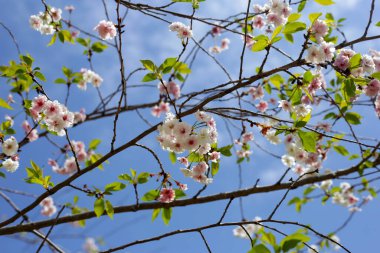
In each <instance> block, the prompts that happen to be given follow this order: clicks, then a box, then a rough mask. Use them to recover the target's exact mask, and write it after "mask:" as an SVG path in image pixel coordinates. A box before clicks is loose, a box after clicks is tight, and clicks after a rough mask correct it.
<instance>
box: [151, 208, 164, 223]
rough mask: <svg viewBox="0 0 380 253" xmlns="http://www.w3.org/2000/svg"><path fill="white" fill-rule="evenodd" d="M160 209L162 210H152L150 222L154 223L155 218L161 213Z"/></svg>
mask: <svg viewBox="0 0 380 253" xmlns="http://www.w3.org/2000/svg"><path fill="white" fill-rule="evenodd" d="M161 209H162V208H156V209H153V213H152V221H154V220H155V219H156V218H157V216H158V215H159V214H160V212H161Z"/></svg>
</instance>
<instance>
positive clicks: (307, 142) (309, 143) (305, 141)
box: [298, 130, 317, 153]
mask: <svg viewBox="0 0 380 253" xmlns="http://www.w3.org/2000/svg"><path fill="white" fill-rule="evenodd" d="M298 136H299V137H300V139H301V142H302V145H303V148H304V149H305V150H306V151H307V152H313V153H314V152H315V151H316V145H317V134H316V133H314V132H304V131H302V130H299V131H298Z"/></svg>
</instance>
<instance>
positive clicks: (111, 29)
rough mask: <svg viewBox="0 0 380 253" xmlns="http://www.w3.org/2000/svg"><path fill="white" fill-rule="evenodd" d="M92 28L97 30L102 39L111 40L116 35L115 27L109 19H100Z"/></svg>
mask: <svg viewBox="0 0 380 253" xmlns="http://www.w3.org/2000/svg"><path fill="white" fill-rule="evenodd" d="M94 30H95V31H97V32H98V34H99V37H100V38H102V39H103V40H111V39H113V38H115V37H116V35H117V31H116V27H115V25H114V24H113V23H112V22H111V21H106V20H101V21H100V22H99V23H98V25H97V26H95V27H94Z"/></svg>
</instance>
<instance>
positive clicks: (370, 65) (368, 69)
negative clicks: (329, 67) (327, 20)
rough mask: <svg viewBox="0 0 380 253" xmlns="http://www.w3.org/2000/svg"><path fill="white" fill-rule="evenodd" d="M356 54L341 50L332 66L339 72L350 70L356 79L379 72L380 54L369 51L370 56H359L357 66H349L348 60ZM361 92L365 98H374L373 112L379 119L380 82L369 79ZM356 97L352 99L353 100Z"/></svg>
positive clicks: (348, 50) (349, 50)
mask: <svg viewBox="0 0 380 253" xmlns="http://www.w3.org/2000/svg"><path fill="white" fill-rule="evenodd" d="M354 55H357V53H356V52H355V51H353V50H351V49H341V50H340V51H339V53H338V55H337V56H336V58H335V61H334V63H333V65H334V66H335V67H336V68H337V69H338V70H340V71H347V70H348V69H349V68H350V74H351V75H353V76H354V77H356V78H361V77H365V75H366V74H367V75H371V74H373V73H374V72H380V52H379V51H376V50H370V54H369V55H368V54H364V55H361V58H360V63H359V65H358V66H351V63H350V60H351V59H352V57H354ZM363 92H364V94H365V95H366V96H369V97H371V98H375V101H374V102H375V103H374V104H375V112H376V114H377V115H378V116H379V117H380V96H379V95H380V81H379V80H378V79H376V78H372V77H371V78H370V80H369V81H368V83H367V85H365V86H364V89H363ZM356 98H357V97H354V98H352V99H353V100H355V99H356Z"/></svg>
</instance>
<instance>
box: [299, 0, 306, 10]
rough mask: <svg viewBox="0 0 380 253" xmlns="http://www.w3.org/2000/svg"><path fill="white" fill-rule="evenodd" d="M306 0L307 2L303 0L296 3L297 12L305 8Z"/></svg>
mask: <svg viewBox="0 0 380 253" xmlns="http://www.w3.org/2000/svg"><path fill="white" fill-rule="evenodd" d="M306 2H307V0H303V1H302V2H301V3H300V4H299V5H298V8H297V11H298V12H301V11H303V9H304V8H305V5H306Z"/></svg>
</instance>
